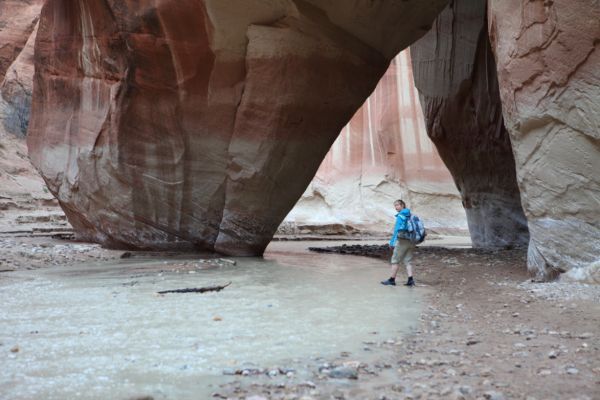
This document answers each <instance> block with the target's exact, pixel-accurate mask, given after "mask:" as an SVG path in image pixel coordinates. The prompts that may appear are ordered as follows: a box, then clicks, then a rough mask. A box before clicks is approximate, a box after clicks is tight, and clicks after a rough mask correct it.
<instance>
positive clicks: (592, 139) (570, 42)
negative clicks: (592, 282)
mask: <svg viewBox="0 0 600 400" xmlns="http://www.w3.org/2000/svg"><path fill="white" fill-rule="evenodd" d="M489 32H490V38H491V41H492V47H493V49H494V52H495V55H496V60H497V66H498V77H499V82H500V88H501V89H500V95H501V98H502V103H503V111H504V118H505V122H506V126H507V128H508V131H509V133H510V136H511V140H512V143H513V148H514V153H515V160H516V165H517V177H518V183H519V187H520V189H521V199H522V203H523V208H524V209H525V212H526V215H527V219H528V221H529V230H530V234H531V241H530V243H529V257H528V265H529V268H530V269H531V270H532V271H534V272H536V273H538V274H539V275H546V276H548V275H550V276H551V275H553V274H556V273H557V272H561V271H565V270H569V269H572V268H592V269H593V268H595V267H593V265H598V260H600V203H599V199H600V173H599V171H600V112H599V104H600V48H599V47H600V5H599V4H598V2H597V1H594V0H582V1H576V2H574V1H568V0H555V1H552V2H549V1H521V0H490V1H489ZM594 262H595V264H594Z"/></svg>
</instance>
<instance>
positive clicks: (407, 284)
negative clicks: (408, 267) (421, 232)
mask: <svg viewBox="0 0 600 400" xmlns="http://www.w3.org/2000/svg"><path fill="white" fill-rule="evenodd" d="M404 286H415V280H414V279H413V277H412V276H411V277H410V278H408V281H406V283H405V284H404Z"/></svg>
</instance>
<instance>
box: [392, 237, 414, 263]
mask: <svg viewBox="0 0 600 400" xmlns="http://www.w3.org/2000/svg"><path fill="white" fill-rule="evenodd" d="M414 248H415V245H414V244H412V243H411V242H410V240H406V239H398V240H397V241H396V246H395V247H394V253H393V254H392V260H391V263H392V264H404V265H406V264H408V263H409V262H410V260H411V259H412V255H413V250H414Z"/></svg>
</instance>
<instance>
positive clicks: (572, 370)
mask: <svg viewBox="0 0 600 400" xmlns="http://www.w3.org/2000/svg"><path fill="white" fill-rule="evenodd" d="M566 371H567V374H569V375H576V374H578V373H579V370H578V369H577V368H574V367H568V368H567V369H566Z"/></svg>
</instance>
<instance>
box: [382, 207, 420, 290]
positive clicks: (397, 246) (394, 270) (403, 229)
mask: <svg viewBox="0 0 600 400" xmlns="http://www.w3.org/2000/svg"><path fill="white" fill-rule="evenodd" d="M394 207H395V208H396V211H397V212H398V213H397V214H396V224H395V225H394V234H393V236H392V239H391V240H390V247H391V248H393V249H394V253H393V254H392V260H391V264H392V265H391V274H390V278H389V279H387V280H385V281H382V282H381V284H382V285H392V286H396V275H397V274H398V269H399V268H400V264H404V266H406V273H407V274H408V281H407V282H406V283H405V284H404V285H405V286H414V285H415V280H414V279H413V276H412V265H410V260H411V259H412V254H413V250H414V248H415V245H414V244H412V243H411V241H410V240H408V226H407V222H408V220H409V218H410V210H409V209H408V208H406V204H405V203H404V201H402V200H396V201H395V202H394Z"/></svg>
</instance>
